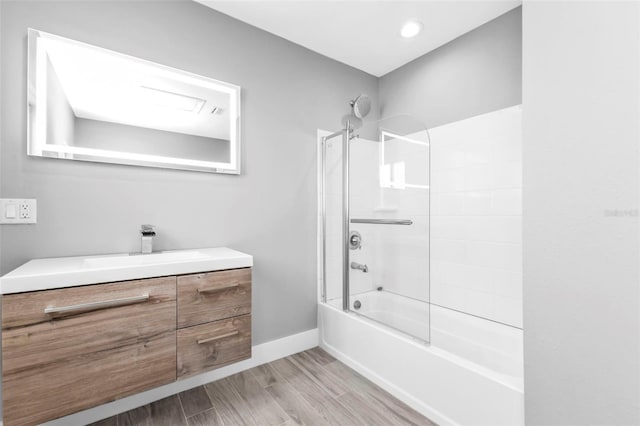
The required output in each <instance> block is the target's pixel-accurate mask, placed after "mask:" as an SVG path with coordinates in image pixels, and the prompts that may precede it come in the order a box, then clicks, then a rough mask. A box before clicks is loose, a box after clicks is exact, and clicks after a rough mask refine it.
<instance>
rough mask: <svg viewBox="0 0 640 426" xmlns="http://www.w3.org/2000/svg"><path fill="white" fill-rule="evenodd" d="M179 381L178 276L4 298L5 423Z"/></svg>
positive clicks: (33, 420) (30, 421) (35, 419)
mask: <svg viewBox="0 0 640 426" xmlns="http://www.w3.org/2000/svg"><path fill="white" fill-rule="evenodd" d="M45 311H46V312H47V313H45ZM174 380H176V277H164V278H153V279H144V280H135V281H127V282H118V283H109V284H96V285H88V286H83V287H73V288H64V289H57V290H47V291H36V292H29V293H19V294H10V295H6V296H3V297H2V399H3V404H4V405H3V409H4V425H5V426H12V425H35V424H39V423H42V422H44V421H47V420H51V419H55V418H58V417H62V416H65V415H68V414H71V413H74V412H77V411H81V410H83V409H87V408H90V407H94V406H96V405H100V404H104V403H106V402H109V401H113V400H115V399H118V398H122V397H124V396H128V395H131V394H134V393H137V392H140V391H143V390H146V389H150V388H153V387H156V386H159V385H163V384H166V383H170V382H173V381H174Z"/></svg>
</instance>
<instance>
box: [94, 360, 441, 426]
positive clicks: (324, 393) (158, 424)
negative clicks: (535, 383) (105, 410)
mask: <svg viewBox="0 0 640 426" xmlns="http://www.w3.org/2000/svg"><path fill="white" fill-rule="evenodd" d="M125 425H126V426H129V425H131V426H135V425H145V426H180V425H184V426H214V425H216V426H217V425H224V426H232V425H254V426H279V425H282V426H293V425H336V426H351V425H354V426H370V425H371V426H374V425H375V426H377V425H380V426H394V425H425V426H431V425H435V423H434V422H432V421H430V420H429V419H427V418H426V417H424V416H422V415H421V414H419V413H418V412H416V411H415V410H413V409H411V408H409V407H408V406H407V405H406V404H404V403H402V402H400V401H399V400H398V399H396V398H394V397H393V396H391V395H389V394H388V393H387V392H385V391H383V390H382V389H381V388H379V387H378V386H376V385H375V384H373V383H372V382H370V381H369V380H367V379H365V378H364V377H362V376H361V375H360V374H358V373H356V372H355V371H353V370H352V369H350V368H349V367H347V366H346V365H344V364H343V363H341V362H340V361H337V360H336V359H335V358H333V357H332V356H331V355H329V354H328V353H326V352H325V351H323V350H322V349H320V348H313V349H310V350H308V351H305V352H300V353H298V354H295V355H292V356H289V357H287V358H283V359H279V360H277V361H273V362H270V363H268V364H264V365H261V366H259V367H255V368H253V369H251V370H247V371H243V372H242V373H238V374H235V375H233V376H230V377H227V378H224V379H221V380H218V381H216V382H212V383H208V384H206V385H204V386H200V387H197V388H194V389H191V390H188V391H186V392H182V393H180V394H178V395H174V396H170V397H168V398H165V399H162V400H160V401H156V402H153V403H151V404H148V405H145V406H143V407H138V408H136V409H134V410H131V411H127V412H126V413H122V414H118V415H117V416H113V417H110V418H108V419H105V420H102V421H100V422H97V423H93V424H92V425H91V426H125Z"/></svg>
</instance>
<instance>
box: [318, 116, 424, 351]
mask: <svg viewBox="0 0 640 426" xmlns="http://www.w3.org/2000/svg"><path fill="white" fill-rule="evenodd" d="M424 130H425V131H426V132H427V138H429V133H428V130H427V129H426V128H425V129H424ZM318 131H319V132H323V133H324V132H327V131H323V130H320V129H319V130H318ZM353 132H354V129H352V128H351V121H350V120H346V122H345V128H344V129H341V130H338V131H335V132H333V133H330V134H327V135H325V136H321V137H320V136H319V139H320V144H321V160H320V162H321V164H320V167H321V177H320V185H319V189H320V195H321V197H320V198H321V199H320V200H319V201H320V204H321V230H320V231H321V234H322V236H321V237H322V238H321V256H322V259H321V264H322V265H321V274H322V275H321V276H322V280H321V281H322V285H321V287H320V295H319V296H320V301H321V303H323V304H327V302H328V301H327V194H326V191H327V185H326V184H327V142H328V141H330V140H332V139H335V138H337V137H338V136H342V157H341V159H340V161H341V165H342V197H341V198H342V217H341V219H342V221H341V222H342V238H341V239H342V256H341V260H342V311H344V312H346V313H355V314H358V315H361V314H359V313H358V312H356V311H352V310H351V309H350V302H351V294H350V290H351V289H350V256H349V252H350V241H349V233H350V228H351V217H350V215H349V214H350V200H349V196H350V188H349V186H350V152H351V140H352V139H353V137H352V134H353ZM379 133H380V135H379V136H380V137H381V139H380V140H381V141H382V137H383V135H384V134H385V133H388V134H389V135H390V136H394V137H396V138H400V139H406V138H405V137H403V136H401V135H397V134H395V132H391V131H389V130H388V129H384V128H380V129H379ZM356 137H357V136H356ZM426 145H427V146H428V147H429V148H428V164H427V167H428V170H429V171H428V176H429V179H428V184H427V185H426V187H425V189H427V190H428V191H429V195H428V198H429V207H428V209H427V213H428V214H427V226H428V229H429V234H428V236H427V241H428V242H427V244H428V253H429V257H428V264H429V265H428V272H427V282H428V288H429V293H431V291H430V287H431V286H430V282H431V279H430V278H431V264H430V263H431V262H430V257H431V256H430V253H431V239H430V223H431V215H430V214H429V213H430V210H431V167H430V166H431V148H430V145H431V143H430V140H427V141H426ZM381 149H382V147H381ZM408 187H414V188H417V187H422V185H420V186H418V185H410V186H408ZM381 222H382V220H381ZM392 222H393V224H394V225H407V224H409V223H401V222H404V221H402V220H392ZM400 296H403V295H400ZM403 297H406V296H403ZM421 302H423V303H426V304H427V305H428V306H429V308H428V316H429V319H428V320H427V327H428V328H429V329H430V328H431V319H430V317H431V306H430V305H431V297H430V294H429V296H428V298H427V300H426V301H421ZM363 316H364V318H367V319H368V320H370V321H374V322H376V323H379V324H382V325H384V326H386V327H389V328H391V329H393V330H396V331H398V332H400V333H402V334H404V335H406V336H409V337H410V338H412V339H414V340H415V341H418V342H420V343H423V344H427V345H429V344H430V342H431V337H430V335H431V332H430V330H429V333H428V335H427V336H428V337H427V338H426V339H425V338H422V337H419V336H416V335H414V334H413V333H410V332H407V331H405V330H403V329H400V328H397V327H394V326H391V325H389V324H387V323H385V322H382V321H380V320H378V319H375V318H370V317H369V316H366V315H363Z"/></svg>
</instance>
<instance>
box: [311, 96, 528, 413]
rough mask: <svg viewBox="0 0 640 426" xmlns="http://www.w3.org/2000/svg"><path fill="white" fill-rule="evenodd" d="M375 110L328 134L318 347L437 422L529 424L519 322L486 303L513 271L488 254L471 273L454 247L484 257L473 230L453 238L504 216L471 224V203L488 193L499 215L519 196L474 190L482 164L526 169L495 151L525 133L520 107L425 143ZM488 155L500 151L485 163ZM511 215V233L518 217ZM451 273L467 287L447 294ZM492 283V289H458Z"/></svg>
mask: <svg viewBox="0 0 640 426" xmlns="http://www.w3.org/2000/svg"><path fill="white" fill-rule="evenodd" d="M369 109H370V105H369V102H368V99H367V98H366V96H361V97H359V98H357V99H356V100H355V101H353V102H352V112H351V114H349V115H347V116H345V117H344V118H343V129H342V130H340V131H337V132H334V133H329V132H322V131H319V136H318V141H319V143H318V154H319V155H318V158H319V162H318V163H319V164H318V166H319V167H318V169H319V179H318V182H319V185H318V193H319V197H318V205H319V212H318V219H319V221H318V222H319V226H318V235H319V238H318V240H319V244H318V252H319V299H320V303H319V309H318V315H319V328H320V345H321V346H322V347H323V348H324V349H325V350H327V351H328V352H329V353H331V354H332V355H334V356H335V357H336V358H338V359H340V360H341V361H343V362H344V363H346V364H347V365H349V366H351V367H352V368H354V369H356V370H357V371H359V372H360V373H362V374H363V375H365V376H366V377H368V378H369V379H370V380H372V381H373V382H375V383H376V384H378V385H380V386H381V387H383V388H384V389H386V390H387V391H389V392H391V393H392V394H394V395H395V396H397V397H398V398H400V399H401V400H403V401H405V402H406V403H407V404H409V405H410V406H412V407H413V408H415V409H416V410H418V411H420V412H421V413H423V414H424V415H426V416H427V417H429V418H431V419H432V420H434V421H436V422H438V423H439V424H491V425H497V424H504V425H518V424H523V422H524V420H523V419H524V402H523V399H524V398H523V383H522V369H523V366H522V363H523V361H522V325H521V313H520V316H519V317H518V316H517V315H516V316H514V315H512V314H511V313H510V311H509V310H508V309H502V308H500V307H496V306H497V304H498V302H499V301H503V299H504V298H502V299H501V298H500V295H494V294H493V293H490V292H489V291H493V290H495V287H496V286H499V283H498V281H499V280H498V278H496V277H498V276H500V277H501V276H505V274H508V273H510V271H509V270H508V267H509V265H489V267H485V265H482V264H481V263H482V254H481V255H480V256H479V257H478V258H479V259H480V260H478V262H476V260H475V258H474V257H473V255H472V254H471V255H470V254H468V253H467V252H466V251H465V252H464V253H463V251H462V250H459V248H460V247H463V248H464V247H467V246H469V247H472V248H473V247H475V246H474V244H476V243H475V242H474V241H467V240H465V238H467V236H469V235H471V236H474V235H475V234H474V232H475V231H474V229H473V226H474V225H473V224H471V225H469V227H468V229H467V230H466V231H465V232H466V233H465V234H464V235H462V234H461V235H460V236H459V238H457V237H456V236H455V235H454V237H455V238H451V239H448V238H449V236H448V235H447V232H458V228H460V223H463V224H464V222H460V221H464V220H465V218H467V219H468V220H469V222H470V223H472V222H473V221H474V220H476V221H479V222H478V223H480V224H481V225H480V226H482V224H485V223H489V222H491V220H493V219H495V218H498V219H496V220H499V219H500V218H503V216H500V215H502V214H503V212H498V213H499V214H500V215H498V216H495V217H494V216H492V212H494V210H487V211H484V215H481V214H480V213H483V212H480V213H478V215H477V216H468V217H467V216H465V215H464V213H463V212H464V207H462V205H463V204H464V205H467V204H468V207H467V210H466V211H467V213H469V212H474V211H473V209H472V208H476V207H477V206H476V207H474V206H475V205H474V204H473V202H475V201H477V200H478V199H482V197H483V196H484V195H486V194H490V196H491V197H492V198H491V199H492V200H494V201H493V202H492V203H489V204H490V206H494V207H495V208H496V209H497V208H500V207H501V206H503V204H504V203H503V204H501V203H500V200H502V199H504V197H503V195H505V194H506V195H508V194H512V193H514V191H516V189H514V188H512V187H509V188H502V187H500V184H503V185H504V182H505V180H504V179H500V178H495V179H494V181H491V180H488V181H487V182H497V186H496V185H495V184H491V183H487V185H488V186H487V188H474V187H473V185H477V184H478V180H477V179H475V177H474V176H475V175H474V173H477V170H479V169H478V167H480V166H482V167H485V169H486V170H489V169H490V168H491V167H492V166H494V168H495V169H501V167H502V168H503V169H505V170H506V169H508V170H512V169H514V170H515V169H516V168H517V164H516V165H515V166H514V163H513V162H508V163H499V161H502V159H503V157H504V155H502V150H503V148H504V147H507V148H505V149H507V150H513V145H514V144H515V145H517V143H518V142H517V141H515V142H513V143H511V142H509V141H507V142H508V143H506V144H502V145H501V144H500V143H497V142H496V140H499V139H500V138H502V139H504V138H509V137H512V136H513V134H515V133H513V132H512V133H511V136H508V135H509V132H508V129H509V128H512V129H514V128H515V127H517V124H518V123H517V119H518V117H519V116H518V114H519V108H518V107H516V108H512V109H508V110H503V111H498V112H496V113H492V114H488V115H486V116H479V117H478V118H474V119H471V120H465V121H463V122H460V123H459V124H455V125H450V126H443V127H442V129H431V130H430V131H429V132H427V129H426V128H425V127H424V125H422V124H421V123H420V122H419V121H418V120H416V119H415V118H412V117H408V116H399V117H393V118H390V119H384V120H380V121H377V122H366V121H364V120H363V119H364V117H365V116H366V115H367V113H368V112H369ZM474 120H475V121H474ZM505 123H508V124H505ZM478 128H480V129H482V130H481V131H476V130H474V129H478ZM505 129H506V130H505ZM469 133H471V136H472V137H471V139H472V140H474V141H476V140H477V141H478V142H477V143H475V142H474V145H473V147H472V148H469V146H467V148H460V146H461V145H460V144H463V142H461V141H462V140H463V139H465V140H468V138H464V137H462V136H461V135H465V134H466V135H469ZM493 133H495V134H493ZM430 135H431V136H432V137H433V136H434V135H437V136H438V137H439V138H442V139H441V140H438V141H437V142H434V140H430ZM448 142H451V143H450V144H449V143H448ZM435 143H438V148H437V149H433V148H434V147H435V145H434V144H435ZM469 143H470V142H469ZM501 143H502V142H501ZM440 147H442V149H440ZM455 147H457V148H455ZM482 147H487V148H486V152H490V153H492V154H491V155H488V156H484V157H483V155H482V154H483V151H482V149H483V148H482ZM436 156H438V158H436ZM465 159H466V160H465ZM465 161H467V162H466V163H465ZM483 161H485V163H486V162H488V163H486V164H485V163H483ZM491 161H494V162H496V163H495V164H494V163H491ZM478 163H480V164H478ZM502 164H506V166H504V167H503V166H502ZM485 169H482V170H485ZM501 170H502V169H501ZM516 172H517V170H516V171H515V172H514V173H516ZM520 173H521V172H520ZM498 174H499V173H498ZM432 175H433V176H434V178H433V180H434V181H433V182H432ZM456 176H457V177H456ZM500 176H501V175H500ZM466 177H468V178H467V180H465V178H466ZM471 177H474V178H473V179H471ZM456 179H458V180H456ZM452 182H453V183H452ZM456 182H457V183H456ZM514 182H516V181H514ZM448 185H449V186H450V187H449V186H448ZM456 185H457V186H456ZM465 185H467V186H465ZM491 185H493V186H491ZM436 186H438V188H436ZM494 187H496V188H497V189H496V188H494ZM466 190H469V191H468V192H467V191H466ZM472 190H473V191H472ZM434 191H437V193H434ZM509 191H510V192H509ZM432 194H433V195H435V197H432ZM483 194H484V195H483ZM465 197H466V198H465ZM432 198H433V199H432ZM512 198H513V197H512ZM452 200H454V201H452ZM496 200H497V201H496ZM517 202H519V201H516V202H514V203H517ZM456 203H457V204H456ZM465 203H467V204H465ZM514 203H512V204H514ZM456 205H460V206H459V209H460V211H456V210H455V208H454V207H455V206H456ZM494 207H491V208H494ZM478 208H481V207H478ZM435 211H437V213H438V214H440V216H437V215H432V214H431V213H432V212H435ZM474 214H475V213H474ZM447 215H449V216H447ZM436 216H437V218H436ZM504 217H507V218H508V219H505V220H506V221H512V222H514V221H517V217H518V216H517V215H514V214H511V215H507V214H504ZM452 218H453V219H452ZM478 218H480V219H478ZM432 220H435V221H434V225H436V226H434V228H433V233H434V235H431V232H432V226H431V225H432ZM498 223H500V222H498ZM447 227H449V228H453V230H451V229H448V228H447ZM436 228H437V229H436ZM498 233H500V232H498ZM478 239H479V240H480V241H481V242H480V243H477V244H482V241H484V240H482V239H481V238H479V237H478ZM477 244H476V245H477ZM504 244H507V243H504ZM509 244H511V243H509ZM494 246H495V247H494ZM494 246H492V249H495V250H497V249H499V248H500V247H501V246H500V245H499V244H498V243H495V244H494ZM481 247H482V246H481ZM513 247H517V246H515V245H514V246H513ZM471 252H472V250H471V249H469V253H471ZM447 256H449V257H447ZM456 256H457V257H456ZM469 257H471V260H469V259H468V258H469ZM435 259H438V260H437V261H436V260H435ZM432 260H433V261H432ZM488 261H495V259H493V258H491V259H488ZM465 262H468V263H469V264H468V265H467V264H465ZM474 262H476V263H474ZM505 262H506V263H509V262H508V261H505ZM478 265H480V266H478ZM503 266H504V268H503V269H500V268H502V267H503ZM456 268H457V269H456ZM474 268H476V269H474ZM477 268H479V269H477ZM461 270H465V271H466V272H467V274H466V275H465V274H463V273H461V272H460V271H461ZM477 271H481V272H483V273H484V275H486V276H489V278H486V277H485V278H486V279H485V278H482V277H481V275H483V273H478V274H477V275H478V278H477V279H476V277H475V276H474V274H475V273H476V272H477ZM505 271H506V272H505ZM491 274H493V275H491ZM500 274H501V275H500ZM512 275H513V274H512ZM512 275H507V276H512ZM456 276H461V277H464V278H465V279H466V280H467V281H468V282H469V283H468V285H467V286H466V287H465V286H464V285H462V286H461V287H456V286H455V285H450V284H451V283H452V282H454V281H455V280H454V278H455V277H456ZM520 279H521V278H520ZM503 281H504V280H503ZM483 282H489V283H490V286H491V287H490V290H486V291H485V292H484V293H482V292H478V293H474V289H471V290H468V291H466V292H465V291H464V290H463V289H465V288H467V289H468V288H469V287H473V286H474V285H478V286H479V285H482V283H483ZM517 284H518V283H517V282H516V285H512V286H511V287H514V286H517ZM456 291H458V293H456ZM510 291H513V289H511V290H510ZM487 292H489V293H487ZM456 294H458V295H459V297H458V299H456V298H455V295H456ZM476 294H477V295H478V298H477V299H478V300H476V299H474V295H476ZM482 297H485V298H491V297H493V299H489V300H490V301H492V302H493V304H491V305H488V304H486V303H485V304H484V305H483V304H482V303H480V301H481V300H480V299H482ZM504 300H506V299H504ZM509 303H511V302H509ZM510 306H512V305H510ZM499 308H500V309H499ZM492 309H493V310H492ZM512 310H513V309H512ZM514 318H515V319H514Z"/></svg>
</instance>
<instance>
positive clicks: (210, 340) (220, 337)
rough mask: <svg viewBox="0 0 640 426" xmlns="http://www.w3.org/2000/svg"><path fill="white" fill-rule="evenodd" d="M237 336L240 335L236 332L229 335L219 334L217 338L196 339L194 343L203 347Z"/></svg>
mask: <svg viewBox="0 0 640 426" xmlns="http://www.w3.org/2000/svg"><path fill="white" fill-rule="evenodd" d="M237 334H240V332H239V331H238V330H234V331H231V332H229V333H225V334H220V335H219V336H212V337H205V338H204V339H198V340H196V342H198V344H199V345H204V344H205V343H211V342H215V341H217V340H222V339H226V338H227V337H231V336H235V335H237Z"/></svg>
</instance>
